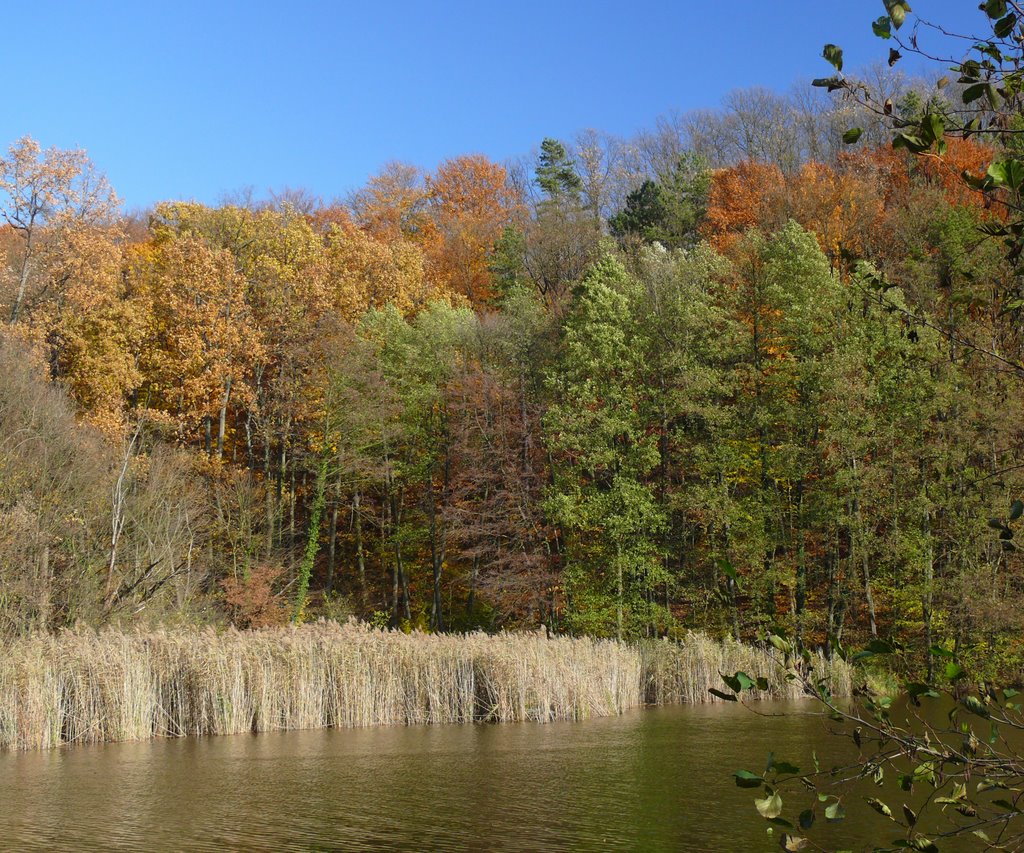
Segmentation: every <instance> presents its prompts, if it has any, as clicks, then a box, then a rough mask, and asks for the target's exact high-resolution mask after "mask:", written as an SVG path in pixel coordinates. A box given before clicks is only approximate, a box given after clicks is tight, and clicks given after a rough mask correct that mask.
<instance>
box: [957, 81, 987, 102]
mask: <svg viewBox="0 0 1024 853" xmlns="http://www.w3.org/2000/svg"><path fill="white" fill-rule="evenodd" d="M986 88H987V84H986V83H975V84H974V85H972V86H968V87H967V88H965V89H964V91H963V93H962V95H961V97H962V98H963V102H964V103H965V104H969V103H971V102H972V101H976V100H978V98H980V97H981V96H982V95H984V94H985V90H986Z"/></svg>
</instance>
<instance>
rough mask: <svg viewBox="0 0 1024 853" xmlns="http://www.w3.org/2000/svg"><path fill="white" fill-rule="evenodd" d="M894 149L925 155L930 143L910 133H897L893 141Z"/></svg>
mask: <svg viewBox="0 0 1024 853" xmlns="http://www.w3.org/2000/svg"><path fill="white" fill-rule="evenodd" d="M892 147H893V148H906V149H907V150H908V151H910V152H912V153H914V154H923V153H924V152H925V151H927V150H928V147H929V146H928V143H927V142H925V141H924V140H923V139H921V138H920V137H919V136H912V135H911V134H909V133H897V134H896V136H895V138H894V139H893V141H892Z"/></svg>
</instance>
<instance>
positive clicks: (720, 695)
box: [708, 687, 739, 702]
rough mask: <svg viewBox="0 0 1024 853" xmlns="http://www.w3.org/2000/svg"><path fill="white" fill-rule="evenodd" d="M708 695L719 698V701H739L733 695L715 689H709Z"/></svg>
mask: <svg viewBox="0 0 1024 853" xmlns="http://www.w3.org/2000/svg"><path fill="white" fill-rule="evenodd" d="M708 693H710V694H711V695H712V696H717V697H718V698H719V699H724V700H725V701H726V702H738V701H739V700H738V699H737V698H736V697H735V696H734V695H733V694H732V693H726V692H724V691H722V690H716V689H715V688H714V687H709V688H708Z"/></svg>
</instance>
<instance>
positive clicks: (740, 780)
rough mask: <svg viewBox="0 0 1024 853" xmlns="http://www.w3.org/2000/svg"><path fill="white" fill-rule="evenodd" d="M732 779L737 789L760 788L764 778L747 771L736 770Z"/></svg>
mask: <svg viewBox="0 0 1024 853" xmlns="http://www.w3.org/2000/svg"><path fill="white" fill-rule="evenodd" d="M732 777H733V779H735V780H736V787H737V788H760V787H761V785H762V784H764V777H762V776H758V775H757V774H756V773H751V772H750V771H749V770H737V771H736V772H735V773H733V774H732Z"/></svg>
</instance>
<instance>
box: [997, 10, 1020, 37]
mask: <svg viewBox="0 0 1024 853" xmlns="http://www.w3.org/2000/svg"><path fill="white" fill-rule="evenodd" d="M1016 25H1017V16H1016V15H1015V14H1014V13H1013V12H1010V14H1009V15H1006V16H1005V17H1002V18H1000V19H999V20H998V21H996V22H995V25H994V26H993V27H992V32H993V33H995V35H996V38H999V39H1003V38H1006V37H1007V36H1008V35H1009V34H1010V33H1012V32H1013V28H1014V27H1015V26H1016Z"/></svg>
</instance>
